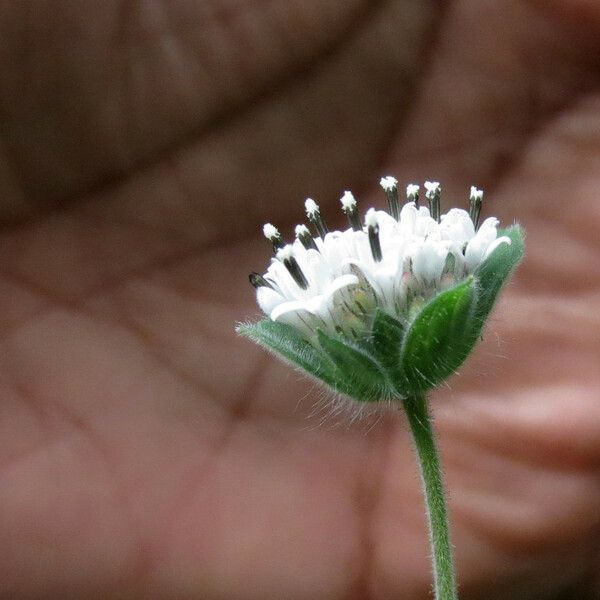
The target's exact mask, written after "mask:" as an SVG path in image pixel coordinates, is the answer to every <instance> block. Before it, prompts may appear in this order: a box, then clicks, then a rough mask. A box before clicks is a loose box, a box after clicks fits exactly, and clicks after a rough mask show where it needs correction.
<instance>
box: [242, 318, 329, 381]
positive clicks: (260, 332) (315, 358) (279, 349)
mask: <svg viewBox="0 0 600 600" xmlns="http://www.w3.org/2000/svg"><path fill="white" fill-rule="evenodd" d="M236 331H237V332H238V333H239V334H240V335H243V336H246V337H247V338H250V339H251V340H252V341H253V342H256V343H257V344H259V345H260V346H262V347H263V348H265V349H266V350H268V351H269V352H272V353H273V354H275V355H276V356H278V357H279V358H281V359H282V360H284V361H285V362H288V363H290V364H292V365H293V366H296V367H300V368H301V369H303V370H304V371H306V372H307V373H309V374H310V375H312V376H313V377H316V378H317V379H321V380H322V381H323V382H325V383H326V384H328V385H330V386H331V387H336V379H335V367H334V365H333V364H332V362H331V361H330V360H329V358H328V357H327V356H326V355H325V354H324V353H322V352H320V351H319V350H318V349H317V348H315V347H314V346H313V345H312V344H311V343H310V342H309V341H308V340H306V339H305V338H304V337H303V336H302V335H301V334H300V332H299V331H298V330H297V329H295V328H294V327H292V326H291V325H287V324H286V323H277V322H276V321H271V320H270V319H262V320H261V321H258V322H256V323H243V324H240V325H238V327H237V329H236Z"/></svg>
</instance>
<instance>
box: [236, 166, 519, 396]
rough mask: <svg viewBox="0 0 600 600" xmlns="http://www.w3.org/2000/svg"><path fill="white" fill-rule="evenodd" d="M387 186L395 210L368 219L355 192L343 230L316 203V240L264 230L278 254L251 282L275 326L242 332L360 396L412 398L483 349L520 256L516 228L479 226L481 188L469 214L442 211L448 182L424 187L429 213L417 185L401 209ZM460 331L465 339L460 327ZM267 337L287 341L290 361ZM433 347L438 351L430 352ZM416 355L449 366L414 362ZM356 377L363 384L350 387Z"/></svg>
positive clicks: (311, 206)
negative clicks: (482, 336)
mask: <svg viewBox="0 0 600 600" xmlns="http://www.w3.org/2000/svg"><path fill="white" fill-rule="evenodd" d="M380 183H381V186H382V188H383V190H384V192H385V193H386V196H387V198H388V205H389V212H386V211H384V210H375V209H374V208H370V209H368V210H367V211H366V213H365V217H364V222H363V221H361V219H360V216H359V212H358V203H357V201H356V198H355V197H354V196H353V194H352V193H351V192H349V191H346V192H345V193H344V195H343V196H342V198H341V199H340V202H341V206H342V210H343V212H344V213H345V214H346V216H347V217H348V221H349V223H350V227H349V228H348V229H346V230H344V231H329V229H328V228H327V226H326V224H325V221H324V220H323V217H322V215H321V212H320V209H319V206H318V205H317V203H316V202H315V201H314V200H312V199H310V198H309V199H307V200H306V202H305V208H306V214H307V217H308V219H309V221H310V223H311V224H312V225H313V226H314V228H315V231H316V234H317V235H314V236H313V235H312V234H311V233H310V230H309V229H308V227H307V226H306V225H298V226H297V227H296V230H295V233H296V239H295V240H294V241H293V242H292V243H290V244H285V243H284V241H283V239H282V237H281V234H280V233H279V231H278V230H277V229H276V228H275V227H274V226H273V225H271V224H267V225H265V226H264V234H265V236H266V237H267V239H268V240H269V241H270V242H271V243H272V244H273V248H274V251H275V256H274V257H273V258H272V259H271V264H270V265H269V266H268V268H267V271H266V273H264V275H258V274H256V273H253V274H252V275H251V278H250V279H251V283H252V284H253V285H254V287H255V288H256V294H257V301H258V304H259V306H260V308H261V309H262V310H263V312H264V313H265V315H266V316H267V320H266V321H262V322H260V323H263V324H262V325H261V324H260V323H259V324H256V325H246V326H242V327H241V329H240V330H241V332H242V333H245V334H247V335H249V336H250V337H253V338H254V339H255V340H256V341H258V342H259V343H262V344H263V345H265V346H267V347H268V348H269V349H271V350H274V351H275V352H276V353H278V354H280V355H283V356H284V358H286V359H287V360H290V361H292V362H294V363H296V364H297V365H299V366H301V367H303V368H304V369H305V370H307V371H309V373H311V374H312V375H316V376H317V377H319V378H320V379H322V380H324V381H325V382H326V383H328V384H329V385H330V386H332V387H334V388H335V389H336V390H338V391H342V392H344V393H347V394H349V395H351V396H354V397H355V398H358V399H375V396H376V395H379V396H380V397H385V396H391V395H394V394H395V395H398V394H400V395H403V394H404V393H406V391H407V389H409V388H410V389H412V388H414V387H415V386H416V387H417V388H427V387H431V386H432V385H435V384H437V383H439V382H440V381H441V380H443V379H444V378H445V377H447V376H448V375H449V374H451V372H452V371H454V370H455V369H456V367H458V366H459V365H460V363H461V362H462V361H463V360H464V358H466V355H467V354H468V353H469V352H470V349H471V348H472V347H473V345H474V343H475V341H476V339H477V337H478V335H479V332H480V330H481V327H482V325H483V322H484V321H485V318H486V316H487V314H488V313H489V310H490V309H491V306H492V303H493V301H494V299H495V296H496V294H497V292H498V291H499V289H500V286H501V284H502V283H503V281H504V280H505V279H506V277H507V276H508V274H509V273H510V271H511V270H512V268H513V267H514V266H515V264H516V263H517V262H518V260H519V259H520V257H521V254H522V239H521V233H520V229H519V228H518V227H513V228H511V229H509V230H506V231H504V232H499V231H498V220H497V219H496V218H495V217H489V218H487V219H486V220H484V221H483V223H481V225H479V214H480V210H481V204H482V198H483V192H481V190H478V189H477V188H475V187H472V188H471V193H470V200H469V202H470V204H469V211H468V212H467V211H466V210H463V209H460V208H451V209H450V210H449V211H448V212H446V213H444V214H440V213H441V211H440V205H441V186H440V184H439V183H438V182H429V181H426V182H425V184H424V187H425V190H426V192H425V197H426V198H427V201H428V206H427V207H426V206H419V204H418V199H419V186H417V185H414V184H410V185H408V186H407V188H406V194H407V201H406V203H404V205H403V206H400V202H399V200H398V182H397V180H396V179H395V178H393V177H384V178H382V179H381V182H380ZM492 259H493V260H492ZM499 273H501V275H502V276H501V277H499V276H498V274H499ZM440 315H445V318H442V317H440ZM424 319H425V321H424ZM265 323H268V324H265ZM457 323H462V325H461V326H460V331H458V330H453V331H450V330H451V329H452V328H454V329H456V327H457ZM259 329H260V331H262V332H263V333H264V331H266V329H268V330H269V332H270V334H272V333H274V332H276V331H277V332H278V334H281V335H283V338H285V339H287V340H288V342H289V343H287V346H286V348H287V350H286V352H287V356H286V355H285V353H283V352H282V351H281V348H280V347H279V346H278V343H279V342H278V343H274V342H273V340H271V341H265V339H264V336H262V337H261V335H260V334H259V333H260V332H259ZM449 332H450V334H451V335H448V334H449ZM286 336H287V337H286ZM378 336H379V337H381V336H383V337H384V338H385V339H386V341H385V343H384V342H382V341H381V340H379V341H378ZM415 336H417V337H415ZM276 337H277V336H276ZM283 338H282V339H283ZM292 338H293V340H294V343H293V344H292V343H291V342H290V340H291V339H292ZM428 338H430V339H429V341H427V339H428ZM440 340H445V341H444V342H443V343H442V345H443V347H439V346H440V343H441V342H440ZM280 341H281V340H280ZM294 344H296V345H298V347H296V351H294V352H292V351H291V350H290V348H291V347H292V346H294ZM411 344H412V346H414V345H415V344H416V346H417V347H412V346H411ZM444 344H445V345H444ZM284 345H285V344H284ZM383 346H386V347H385V348H384V347H383ZM425 347H427V348H429V350H428V351H427V352H428V355H427V356H422V354H423V352H425V350H424V348H425ZM297 352H300V353H301V354H302V357H303V358H302V360H298V357H297V356H296V354H297ZM407 352H408V353H412V354H411V356H409V355H407ZM427 352H426V354H427ZM432 352H434V354H432ZM309 355H310V357H311V360H312V361H313V362H314V363H315V364H314V365H312V367H310V368H308V367H307V366H306V364H303V361H304V362H305V359H306V358H307V357H308V356H309ZM416 359H418V360H419V361H429V363H431V364H433V365H439V368H438V367H435V368H429V367H428V366H427V365H423V364H420V365H417V364H414V363H415V360H416ZM359 363H360V364H362V367H363V368H362V369H361V368H360V367H358V366H356V365H357V364H359ZM409 363H410V364H409ZM411 364H412V366H411ZM348 365H353V367H352V368H351V370H352V371H353V374H351V376H350V377H348V375H349V374H348V373H346V371H348V368H349V366H348ZM329 371H331V372H330V373H329ZM326 372H327V373H328V374H326ZM358 372H361V373H362V374H361V375H360V378H362V379H361V381H362V387H361V386H360V385H354V384H353V383H352V381H354V380H355V379H356V378H357V376H358V375H357V373H358ZM419 373H420V374H421V375H419ZM341 379H346V381H345V382H341V381H340V380H341ZM363 380H368V381H369V383H368V385H366V384H365V381H363ZM411 386H412V387H411ZM359 388H360V389H359Z"/></svg>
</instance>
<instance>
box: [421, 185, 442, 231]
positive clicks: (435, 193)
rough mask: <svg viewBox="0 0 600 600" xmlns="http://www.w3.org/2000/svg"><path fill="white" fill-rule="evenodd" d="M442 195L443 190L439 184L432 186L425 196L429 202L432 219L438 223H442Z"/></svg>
mask: <svg viewBox="0 0 600 600" xmlns="http://www.w3.org/2000/svg"><path fill="white" fill-rule="evenodd" d="M441 194H442V188H441V187H440V185H439V184H437V185H436V186H432V187H430V188H429V189H428V190H427V193H426V194H425V195H426V196H427V199H428V200H429V213H430V214H431V217H432V218H433V219H435V220H436V221H437V222H438V223H439V222H440V197H441Z"/></svg>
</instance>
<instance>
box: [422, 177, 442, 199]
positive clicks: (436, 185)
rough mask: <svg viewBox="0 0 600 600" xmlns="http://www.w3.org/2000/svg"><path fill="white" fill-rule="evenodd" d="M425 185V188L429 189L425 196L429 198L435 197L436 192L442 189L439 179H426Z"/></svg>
mask: <svg viewBox="0 0 600 600" xmlns="http://www.w3.org/2000/svg"><path fill="white" fill-rule="evenodd" d="M423 185H424V186H425V189H426V190H427V191H426V192H425V196H426V197H427V198H429V199H431V198H433V197H434V196H435V194H436V193H437V192H439V191H440V189H441V186H440V182H439V181H426V182H425V183H424V184H423Z"/></svg>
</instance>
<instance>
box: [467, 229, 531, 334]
mask: <svg viewBox="0 0 600 600" xmlns="http://www.w3.org/2000/svg"><path fill="white" fill-rule="evenodd" d="M501 236H507V237H508V238H510V241H511V243H510V244H501V245H500V246H498V247H497V248H496V249H495V250H494V251H493V252H492V254H491V255H490V256H488V258H486V259H485V260H484V261H483V262H482V263H481V264H480V265H479V267H478V268H477V269H476V270H475V272H474V273H473V275H474V277H475V278H476V279H477V281H478V283H479V297H478V299H477V307H476V309H475V313H474V315H473V317H474V330H473V335H474V337H475V338H477V337H479V335H480V334H481V330H482V328H483V326H484V325H485V321H486V319H487V318H488V316H489V314H490V312H491V310H492V308H493V306H494V303H495V302H496V299H497V297H498V293H499V292H500V290H501V289H502V287H503V285H504V284H505V283H506V281H508V279H509V277H510V275H511V273H512V272H513V271H514V269H515V268H516V267H517V265H518V264H519V263H520V262H521V260H522V258H523V254H524V252H525V243H524V237H525V232H524V231H523V228H522V227H521V226H520V225H513V226H512V227H508V228H507V229H501V230H499V231H498V237H501Z"/></svg>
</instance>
